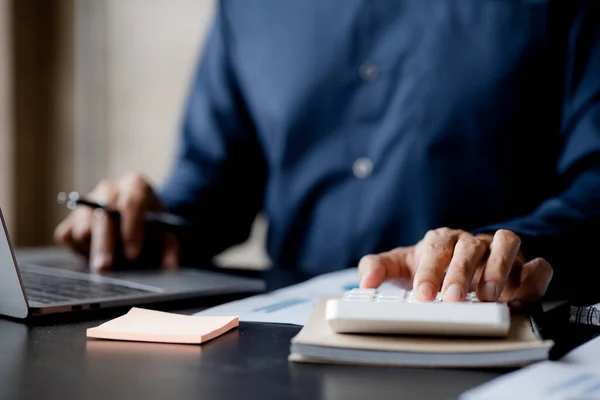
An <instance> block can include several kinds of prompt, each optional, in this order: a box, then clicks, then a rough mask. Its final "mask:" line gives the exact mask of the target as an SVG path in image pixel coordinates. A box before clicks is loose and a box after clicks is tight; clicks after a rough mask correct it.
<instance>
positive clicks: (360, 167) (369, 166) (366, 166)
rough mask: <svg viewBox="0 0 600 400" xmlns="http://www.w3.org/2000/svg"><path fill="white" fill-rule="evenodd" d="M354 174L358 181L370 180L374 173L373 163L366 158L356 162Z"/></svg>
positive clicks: (353, 169)
mask: <svg viewBox="0 0 600 400" xmlns="http://www.w3.org/2000/svg"><path fill="white" fill-rule="evenodd" d="M352 172H353V173H354V176H355V177H356V178H357V179H365V178H368V177H369V176H371V174H372V173H373V162H372V161H371V160H370V159H368V158H366V157H361V158H359V159H358V160H356V161H354V164H353V165H352Z"/></svg>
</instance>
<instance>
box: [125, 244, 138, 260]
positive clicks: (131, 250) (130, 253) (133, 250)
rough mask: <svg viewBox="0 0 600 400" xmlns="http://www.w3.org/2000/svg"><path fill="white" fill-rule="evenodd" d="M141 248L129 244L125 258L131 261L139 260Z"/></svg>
mask: <svg viewBox="0 0 600 400" xmlns="http://www.w3.org/2000/svg"><path fill="white" fill-rule="evenodd" d="M138 255H139V248H138V246H136V245H133V244H129V245H127V246H126V247H125V257H127V259H129V260H130V261H133V260H135V259H137V258H138Z"/></svg>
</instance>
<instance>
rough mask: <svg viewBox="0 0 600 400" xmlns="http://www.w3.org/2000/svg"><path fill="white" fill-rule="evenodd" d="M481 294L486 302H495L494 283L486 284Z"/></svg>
mask: <svg viewBox="0 0 600 400" xmlns="http://www.w3.org/2000/svg"><path fill="white" fill-rule="evenodd" d="M481 294H482V295H483V297H485V299H486V300H489V301H494V300H496V284H495V283H494V282H486V283H484V284H483V287H482V288H481Z"/></svg>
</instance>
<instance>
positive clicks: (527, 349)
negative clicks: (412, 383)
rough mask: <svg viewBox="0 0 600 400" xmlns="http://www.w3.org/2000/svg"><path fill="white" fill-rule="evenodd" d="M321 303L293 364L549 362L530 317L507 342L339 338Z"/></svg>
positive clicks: (298, 340) (295, 344)
mask: <svg viewBox="0 0 600 400" xmlns="http://www.w3.org/2000/svg"><path fill="white" fill-rule="evenodd" d="M329 298H334V297H322V298H321V299H319V301H318V302H317V304H316V306H315V308H314V310H313V313H312V315H311V317H310V319H309V320H308V323H307V324H306V325H305V326H304V327H303V328H302V330H301V331H300V333H298V335H296V336H295V337H294V338H293V339H292V344H291V354H290V357H289V358H290V360H291V361H297V362H314V363H342V364H369V365H403V366H435V367H442V366H444V367H499V366H521V365H526V364H529V363H532V362H535V361H539V360H543V359H546V358H548V353H549V351H550V348H551V347H552V345H553V344H554V343H553V342H552V341H551V340H543V339H541V338H539V337H538V336H537V335H536V333H535V332H534V330H533V329H532V326H531V324H530V321H529V318H527V317H526V316H523V315H521V316H513V317H512V319H511V328H510V331H509V334H508V336H507V337H506V338H502V339H498V338H481V339H480V338H456V337H452V338H451V337H416V336H400V335H393V336H392V335H385V336H384V335H358V334H339V333H335V332H333V331H332V330H331V329H330V328H329V324H328V323H327V321H326V320H325V303H326V301H327V300H328V299H329Z"/></svg>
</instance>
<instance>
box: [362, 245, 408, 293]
mask: <svg viewBox="0 0 600 400" xmlns="http://www.w3.org/2000/svg"><path fill="white" fill-rule="evenodd" d="M412 249H413V248H406V247H401V248H397V249H394V250H392V251H388V252H384V253H379V254H370V255H367V256H364V257H362V258H361V260H360V262H359V263H358V274H359V279H360V287H361V288H377V287H379V286H380V285H381V284H382V283H383V282H385V281H387V280H390V279H409V278H410V277H411V273H410V269H409V263H410V252H411V251H412Z"/></svg>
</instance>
